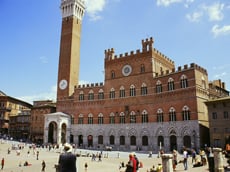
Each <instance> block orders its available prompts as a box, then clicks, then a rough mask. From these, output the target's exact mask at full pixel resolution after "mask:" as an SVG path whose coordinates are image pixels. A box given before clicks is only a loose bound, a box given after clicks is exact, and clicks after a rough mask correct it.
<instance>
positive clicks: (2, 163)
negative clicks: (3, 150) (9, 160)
mask: <svg viewBox="0 0 230 172" xmlns="http://www.w3.org/2000/svg"><path fill="white" fill-rule="evenodd" d="M4 165H5V159H4V158H2V162H1V166H2V167H1V170H3V168H4Z"/></svg>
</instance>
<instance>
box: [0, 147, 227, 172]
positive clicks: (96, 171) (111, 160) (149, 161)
mask: <svg viewBox="0 0 230 172" xmlns="http://www.w3.org/2000/svg"><path fill="white" fill-rule="evenodd" d="M9 147H11V145H10V144H9V143H8V144H7V143H0V158H2V157H4V158H5V167H4V170H2V171H0V172H41V162H42V160H45V162H46V172H55V171H56V170H55V168H54V165H55V164H56V163H57V161H58V157H59V153H57V152H56V151H52V150H51V151H48V150H46V149H40V150H39V152H40V155H39V160H36V155H33V153H32V152H31V153H30V155H29V156H28V154H27V151H28V150H29V148H28V147H25V148H24V150H22V151H21V155H20V156H17V155H16V151H15V150H12V151H11V153H10V154H7V149H8V148H9ZM80 151H81V154H87V153H91V152H92V151H88V150H77V153H80ZM98 152H99V151H94V153H98ZM103 154H104V155H108V158H102V161H101V162H98V161H91V157H78V159H77V166H78V172H86V171H85V169H84V164H85V163H86V162H87V163H88V170H87V172H119V171H120V170H119V164H120V162H122V161H124V162H125V163H126V162H127V161H128V154H129V153H128V152H119V158H118V152H115V151H112V152H103ZM136 154H137V156H138V157H139V159H140V161H142V162H143V164H144V167H143V168H141V169H140V172H146V171H147V169H150V168H151V167H152V165H157V164H158V163H161V158H157V156H156V155H153V157H152V158H148V155H147V154H140V153H136ZM180 158H181V159H182V156H179V158H178V159H180ZM26 160H27V161H28V162H29V163H31V164H32V165H31V166H27V167H24V166H22V167H19V162H21V163H24V162H25V161H26ZM225 163H226V162H225ZM176 171H178V172H180V171H184V169H183V164H182V163H180V164H178V166H177V168H176ZM198 171H199V172H202V171H203V172H207V171H208V165H206V166H202V167H197V168H192V163H191V158H190V159H189V166H188V170H187V172H198Z"/></svg>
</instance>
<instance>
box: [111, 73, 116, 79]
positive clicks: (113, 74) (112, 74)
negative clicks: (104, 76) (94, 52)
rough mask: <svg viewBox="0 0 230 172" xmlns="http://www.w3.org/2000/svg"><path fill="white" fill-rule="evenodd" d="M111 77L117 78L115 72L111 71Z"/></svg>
mask: <svg viewBox="0 0 230 172" xmlns="http://www.w3.org/2000/svg"><path fill="white" fill-rule="evenodd" d="M111 78H112V79H114V78H115V72H114V71H111Z"/></svg>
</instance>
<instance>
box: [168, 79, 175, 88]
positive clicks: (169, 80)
mask: <svg viewBox="0 0 230 172" xmlns="http://www.w3.org/2000/svg"><path fill="white" fill-rule="evenodd" d="M172 90H174V80H173V79H172V78H169V79H168V91H172Z"/></svg>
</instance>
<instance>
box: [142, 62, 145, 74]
mask: <svg viewBox="0 0 230 172" xmlns="http://www.w3.org/2000/svg"><path fill="white" fill-rule="evenodd" d="M144 72H145V65H144V64H141V73H144Z"/></svg>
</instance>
